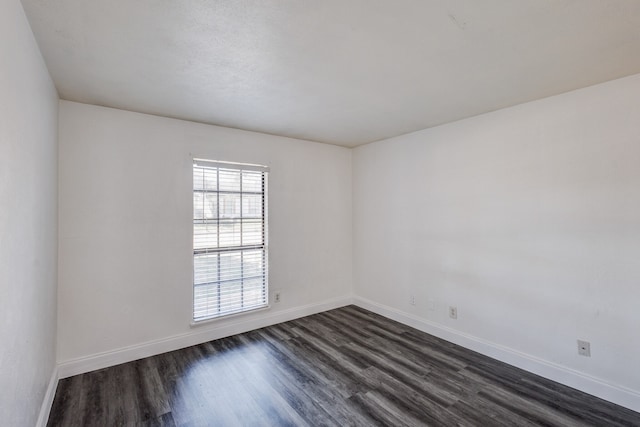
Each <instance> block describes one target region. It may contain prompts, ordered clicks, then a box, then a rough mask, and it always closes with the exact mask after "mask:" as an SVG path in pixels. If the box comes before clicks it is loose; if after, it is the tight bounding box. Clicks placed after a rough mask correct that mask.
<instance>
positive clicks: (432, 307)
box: [427, 299, 436, 311]
mask: <svg viewBox="0 0 640 427" xmlns="http://www.w3.org/2000/svg"><path fill="white" fill-rule="evenodd" d="M435 309H436V302H435V301H434V300H432V299H428V300H427V310H429V311H433V310H435Z"/></svg>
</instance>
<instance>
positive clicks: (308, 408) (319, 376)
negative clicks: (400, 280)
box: [48, 306, 640, 427]
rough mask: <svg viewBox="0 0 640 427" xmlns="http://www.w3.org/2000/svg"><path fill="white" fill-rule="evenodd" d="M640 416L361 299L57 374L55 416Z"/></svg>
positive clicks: (346, 422) (618, 419) (164, 420)
mask: <svg viewBox="0 0 640 427" xmlns="http://www.w3.org/2000/svg"><path fill="white" fill-rule="evenodd" d="M376 425H379V426H429V425H433V426H450V425H451V426H453V425H458V426H524V427H530V426H541V425H542V426H602V425H607V426H640V414H639V413H637V412H634V411H631V410H628V409H626V408H622V407H620V406H617V405H615V404H612V403H609V402H606V401H604V400H601V399H598V398H596V397H594V396H590V395H587V394H585V393H582V392H580V391H578V390H575V389H572V388H570V387H567V386H564V385H562V384H558V383H555V382H553V381H550V380H548V379H545V378H541V377H538V376H536V375H533V374H531V373H528V372H526V371H523V370H521V369H518V368H516V367H513V366H509V365H506V364H504V363H501V362H499V361H496V360H493V359H490V358H487V357H485V356H483V355H481V354H479V353H475V352H473V351H470V350H467V349H464V348H462V347H459V346H457V345H455V344H452V343H449V342H447V341H444V340H442V339H440V338H437V337H434V336H431V335H428V334H425V333H423V332H420V331H418V330H416V329H413V328H411V327H409V326H406V325H403V324H401V323H398V322H394V321H392V320H389V319H386V318H384V317H382V316H379V315H377V314H374V313H371V312H369V311H367V310H364V309H362V308H359V307H355V306H348V307H343V308H340V309H336V310H331V311H328V312H324V313H320V314H317V315H313V316H308V317H305V318H301V319H297V320H293V321H290V322H286V323H281V324H278V325H273V326H270V327H267V328H263V329H259V330H255V331H251V332H247V333H245V334H240V335H236V336H232V337H228V338H225V339H221V340H216V341H211V342H207V343H204V344H201V345H197V346H193V347H188V348H185V349H182V350H177V351H172V352H169V353H165V354H161V355H157V356H153V357H150V358H147V359H142V360H138V361H134V362H131V363H126V364H122V365H118V366H113V367H111V368H107V369H102V370H99V371H94V372H89V373H86V374H83V375H77V376H75V377H71V378H66V379H63V380H61V381H60V382H59V384H58V389H57V390H56V395H55V399H54V402H53V406H52V409H51V414H50V417H49V421H48V426H65V427H66V426H145V427H152V426H154V427H155V426H170V427H173V426H191V427H200V426H224V427H227V426H376Z"/></svg>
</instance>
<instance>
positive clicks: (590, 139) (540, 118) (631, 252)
mask: <svg viewBox="0 0 640 427" xmlns="http://www.w3.org/2000/svg"><path fill="white" fill-rule="evenodd" d="M353 165H354V170H353V183H354V190H353V192H354V277H355V279H354V282H355V283H354V287H355V293H356V295H358V296H359V297H362V298H366V299H368V300H370V301H372V302H374V303H377V304H384V305H385V306H387V307H391V308H392V309H395V310H400V311H402V312H404V313H407V314H410V315H413V316H415V317H418V318H420V319H424V320H426V321H429V322H433V323H435V324H438V325H442V326H443V327H445V328H452V329H453V330H456V331H458V332H460V333H461V334H466V335H467V336H473V337H477V338H479V339H481V340H483V341H484V342H490V343H496V344H497V345H499V346H504V347H508V348H510V349H513V350H515V351H517V352H521V353H524V354H526V355H529V356H531V357H532V358H539V359H542V360H544V361H547V362H550V363H553V364H557V365H560V366H564V367H566V368H568V369H570V370H575V371H577V372H579V373H581V374H584V375H587V376H591V377H595V378H597V379H601V380H603V381H604V382H607V383H609V384H612V385H614V386H618V387H621V388H628V389H631V390H632V391H635V392H636V393H640V370H639V369H637V368H638V361H639V360H640V340H639V339H638V333H639V331H640V310H638V303H639V301H640V285H639V284H640V261H639V260H640V75H635V76H631V77H628V78H624V79H620V80H615V81H611V82H608V83H604V84H601V85H597V86H593V87H589V88H586V89H582V90H578V91H575V92H571V93H567V94H564V95H560V96H556V97H552V98H547V99H544V100H540V101H536V102H531V103H528V104H523V105H520V106H516V107H512V108H509V109H505V110H501V111H497V112H494V113H489V114H486V115H482V116H478V117H475V118H471V119H467V120H464V121H460V122H456V123H453V124H449V125H445V126H440V127H436V128H432V129H428V130H423V131H420V132H416V133H413V134H408V135H405V136H400V137H397V138H392V139H389V140H385V141H382V142H377V143H373V144H369V145H365V146H362V147H358V148H356V149H355V150H354V154H353ZM410 295H415V306H414V305H411V304H410ZM429 300H432V301H433V304H434V310H429ZM448 306H457V309H458V319H457V320H453V319H450V318H449V317H448V315H447V307H448ZM577 339H583V340H588V341H590V342H591V358H586V357H581V356H578V352H577V344H576V340H577ZM586 391H589V392H597V390H586ZM638 402H640V400H639V401H638ZM638 402H636V403H638Z"/></svg>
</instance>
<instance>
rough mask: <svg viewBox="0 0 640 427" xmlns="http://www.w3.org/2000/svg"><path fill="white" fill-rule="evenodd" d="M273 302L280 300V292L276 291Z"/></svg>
mask: <svg viewBox="0 0 640 427" xmlns="http://www.w3.org/2000/svg"><path fill="white" fill-rule="evenodd" d="M273 302H280V292H275V293H274V294H273Z"/></svg>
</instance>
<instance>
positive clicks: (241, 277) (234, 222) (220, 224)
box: [193, 159, 268, 322]
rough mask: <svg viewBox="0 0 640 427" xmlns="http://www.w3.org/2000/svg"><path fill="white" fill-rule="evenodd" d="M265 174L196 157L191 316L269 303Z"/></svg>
mask: <svg viewBox="0 0 640 427" xmlns="http://www.w3.org/2000/svg"><path fill="white" fill-rule="evenodd" d="M267 174H268V168H267V167H265V166H259V165H247V164H238V163H224V162H213V161H207V160H199V159H195V160H194V162H193V320H194V321H195V322H198V321H202V320H207V319H212V318H216V317H221V316H226V315H230V314H235V313H240V312H244V311H249V310H255V309H258V308H262V307H266V306H267V304H268V297H267V295H268V280H267V279H268V277H267Z"/></svg>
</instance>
